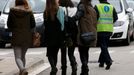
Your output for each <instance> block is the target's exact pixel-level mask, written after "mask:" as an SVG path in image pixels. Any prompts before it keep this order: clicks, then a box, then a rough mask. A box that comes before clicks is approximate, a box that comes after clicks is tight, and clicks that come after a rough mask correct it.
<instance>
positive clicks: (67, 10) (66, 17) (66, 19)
mask: <svg viewBox="0 0 134 75" xmlns="http://www.w3.org/2000/svg"><path fill="white" fill-rule="evenodd" d="M65 8H66V13H67V14H66V20H67V21H68V9H67V7H65Z"/></svg>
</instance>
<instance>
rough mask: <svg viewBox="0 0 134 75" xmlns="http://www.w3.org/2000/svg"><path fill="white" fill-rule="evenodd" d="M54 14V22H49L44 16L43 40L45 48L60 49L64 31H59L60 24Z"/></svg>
mask: <svg viewBox="0 0 134 75" xmlns="http://www.w3.org/2000/svg"><path fill="white" fill-rule="evenodd" d="M56 15H57V14H55V20H51V19H50V16H48V17H46V15H45V14H44V25H45V31H44V33H45V34H44V36H45V38H44V40H45V46H47V47H61V46H62V45H63V42H64V31H62V30H61V23H60V22H59V20H58V18H57V16H56Z"/></svg>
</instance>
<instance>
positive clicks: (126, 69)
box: [38, 45, 134, 75]
mask: <svg viewBox="0 0 134 75" xmlns="http://www.w3.org/2000/svg"><path fill="white" fill-rule="evenodd" d="M109 51H110V54H111V56H112V58H113V61H114V62H113V65H112V66H111V69H110V70H105V68H99V67H98V63H97V60H98V57H99V53H100V48H91V49H90V51H89V54H90V58H89V68H90V71H89V75H133V74H134V60H133V59H134V46H133V45H130V46H124V47H123V46H122V47H110V48H109ZM75 56H76V57H77V62H78V71H77V75H80V72H81V69H80V66H81V62H80V60H79V54H78V51H77V49H76V52H75ZM68 62H69V61H68ZM60 65H61V64H60V53H59V62H58V69H59V71H58V73H57V75H61V70H60ZM49 72H50V68H48V69H46V70H44V71H42V72H41V73H40V74H38V75H49ZM67 75H71V67H70V65H69V63H68V69H67Z"/></svg>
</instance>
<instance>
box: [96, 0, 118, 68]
mask: <svg viewBox="0 0 134 75" xmlns="http://www.w3.org/2000/svg"><path fill="white" fill-rule="evenodd" d="M99 1H100V4H97V5H96V6H95V7H94V8H95V10H96V12H97V19H98V24H97V32H98V33H97V35H98V45H100V47H101V53H100V56H99V60H98V62H99V67H104V64H106V65H107V66H106V68H105V69H106V70H109V69H110V66H111V65H112V59H111V57H110V54H109V52H108V44H109V39H110V36H111V35H112V32H113V24H114V22H116V20H117V19H118V16H117V12H116V10H115V8H114V6H113V5H111V4H110V3H108V2H107V0H99Z"/></svg>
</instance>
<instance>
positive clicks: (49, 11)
mask: <svg viewBox="0 0 134 75" xmlns="http://www.w3.org/2000/svg"><path fill="white" fill-rule="evenodd" d="M57 10H58V5H57V3H56V0H46V10H45V12H44V15H45V17H46V19H47V18H48V17H50V19H51V20H55V14H56V13H57Z"/></svg>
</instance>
